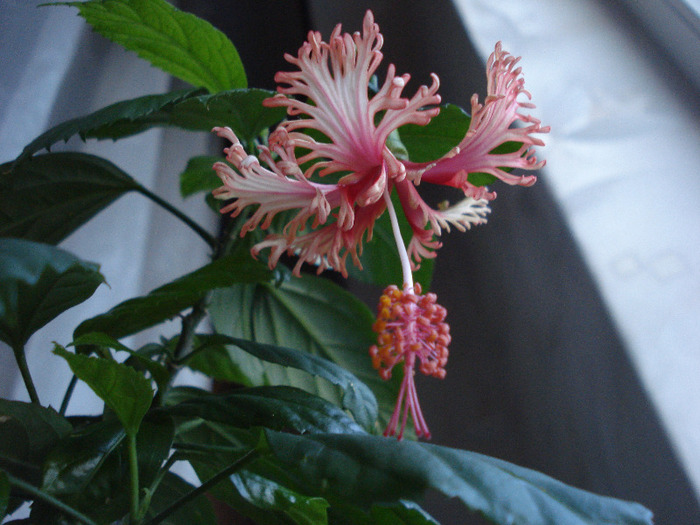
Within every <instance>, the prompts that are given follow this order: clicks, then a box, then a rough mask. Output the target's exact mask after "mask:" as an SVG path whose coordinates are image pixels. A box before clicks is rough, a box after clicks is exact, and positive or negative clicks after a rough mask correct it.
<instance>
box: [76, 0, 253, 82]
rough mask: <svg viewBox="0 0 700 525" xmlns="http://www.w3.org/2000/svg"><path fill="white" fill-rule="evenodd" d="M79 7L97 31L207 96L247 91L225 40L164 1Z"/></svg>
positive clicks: (107, 1) (125, 0)
mask: <svg viewBox="0 0 700 525" xmlns="http://www.w3.org/2000/svg"><path fill="white" fill-rule="evenodd" d="M66 5H71V6H74V7H77V8H78V9H79V11H80V16H82V17H83V18H85V20H86V21H87V23H88V24H90V25H91V26H92V27H93V28H94V29H95V31H97V32H98V33H100V34H101V35H102V36H104V37H106V38H108V39H109V40H111V41H112V42H116V43H118V44H121V45H122V46H124V47H125V48H126V49H128V50H130V51H134V52H136V54H137V55H138V56H140V57H141V58H143V59H145V60H148V61H149V62H150V63H151V64H153V65H154V66H156V67H158V68H160V69H162V70H163V71H165V72H167V73H170V74H172V75H174V76H176V77H178V78H180V79H182V80H184V81H185V82H189V83H190V84H192V85H194V86H198V87H199V86H202V87H205V88H207V89H208V90H209V91H210V92H211V93H216V92H218V91H224V90H227V89H233V88H241V87H246V84H247V81H246V77H245V71H244V69H243V64H242V63H241V59H240V58H239V56H238V52H237V51H236V48H235V47H234V46H233V44H232V43H231V41H230V40H229V39H228V38H226V36H225V35H224V34H223V33H221V32H220V31H218V30H217V29H215V28H214V27H212V25H211V24H209V23H208V22H206V21H205V20H201V19H199V18H197V17H196V16H194V15H191V14H189V13H184V12H182V11H179V10H177V9H175V8H174V7H173V6H171V5H170V4H168V3H167V2H165V0H101V1H98V0H92V1H88V2H67V3H66Z"/></svg>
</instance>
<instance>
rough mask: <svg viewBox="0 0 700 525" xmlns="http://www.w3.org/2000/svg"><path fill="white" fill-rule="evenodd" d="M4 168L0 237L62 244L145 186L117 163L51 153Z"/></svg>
mask: <svg viewBox="0 0 700 525" xmlns="http://www.w3.org/2000/svg"><path fill="white" fill-rule="evenodd" d="M11 168H12V166H11V163H7V164H3V165H1V166H0V210H2V211H0V236H4V237H22V238H24V239H29V240H33V241H41V242H46V243H49V244H57V243H59V242H60V241H62V240H63V239H65V238H66V237H67V236H68V235H69V234H71V233H72V232H73V231H75V230H76V229H78V227H80V226H82V225H83V224H85V223H86V222H87V221H88V220H90V219H91V218H92V217H93V216H94V215H95V214H97V213H98V212H99V211H101V210H102V209H103V208H106V207H107V206H108V205H109V204H111V203H112V202H113V201H115V200H116V199H118V198H119V197H121V196H122V195H123V194H124V193H126V192H128V191H132V190H138V189H139V188H140V187H141V186H140V185H139V184H138V183H137V182H136V181H134V180H133V179H132V178H131V177H129V176H128V175H127V174H126V173H124V172H123V171H122V170H121V169H119V168H118V167H117V166H115V165H114V164H112V163H111V162H109V161H107V160H104V159H101V158H99V157H95V156H94V155H87V154H85V153H48V154H46V155H38V156H36V157H33V158H32V159H31V162H23V163H22V164H19V165H17V166H15V167H14V169H11Z"/></svg>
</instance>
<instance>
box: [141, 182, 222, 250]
mask: <svg viewBox="0 0 700 525" xmlns="http://www.w3.org/2000/svg"><path fill="white" fill-rule="evenodd" d="M137 191H138V192H139V193H141V194H142V195H144V196H146V197H148V198H149V199H151V200H152V201H153V202H155V203H156V204H158V205H159V206H161V207H162V208H164V209H165V210H167V211H169V212H170V213H172V214H173V215H175V217H177V218H178V219H180V220H181V221H182V222H184V223H185V224H186V225H187V226H189V227H190V228H192V230H194V232H195V233H196V234H197V235H199V236H200V237H201V238H202V239H204V242H206V243H207V244H208V245H209V246H210V247H211V249H212V250H215V249H216V247H217V245H218V242H217V240H216V239H215V238H214V236H212V235H211V234H210V233H209V232H208V231H206V230H205V229H204V228H202V227H201V226H200V225H199V224H197V223H196V222H194V221H193V220H192V219H191V218H190V217H188V216H187V215H185V214H184V213H182V212H181V211H180V210H178V209H177V208H175V207H174V206H173V205H172V204H170V203H169V202H167V201H165V200H163V199H161V198H160V197H159V196H158V195H156V194H155V193H152V192H151V191H149V190H148V189H147V188H144V187H143V186H140V187H139V188H138V189H137Z"/></svg>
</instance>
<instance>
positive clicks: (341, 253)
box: [252, 200, 385, 277]
mask: <svg viewBox="0 0 700 525" xmlns="http://www.w3.org/2000/svg"><path fill="white" fill-rule="evenodd" d="M384 209H385V204H384V201H383V200H380V201H378V202H377V203H375V204H372V205H370V206H365V207H363V208H358V209H356V210H355V213H354V215H355V221H354V223H353V226H352V228H350V229H347V230H344V229H342V228H341V227H340V226H339V223H338V222H334V223H330V224H327V225H325V226H323V227H321V228H318V229H316V230H313V231H310V232H308V233H300V234H298V235H296V236H293V237H292V236H290V235H269V236H268V237H267V238H266V239H265V240H263V241H262V242H260V243H258V244H256V245H255V246H254V247H253V250H252V253H253V255H254V256H257V255H258V254H259V253H260V251H262V250H264V249H266V248H270V249H271V252H270V257H269V264H270V267H271V268H273V267H274V266H275V265H276V264H277V262H278V260H279V258H280V257H281V256H282V254H283V253H285V252H286V253H287V254H289V255H294V256H296V257H297V258H298V260H297V263H296V265H295V266H294V271H293V273H294V274H295V275H297V276H298V275H299V274H300V271H301V266H302V265H303V264H304V263H308V264H311V265H315V266H316V267H317V272H318V273H321V272H322V271H323V270H326V269H333V270H336V271H338V272H340V273H341V274H342V275H343V276H344V277H347V276H348V272H347V267H346V259H347V256H348V255H350V257H351V258H352V260H353V262H354V264H355V265H356V266H358V267H360V268H361V267H362V266H361V264H360V259H359V256H360V255H361V254H362V244H363V242H364V240H367V241H369V240H370V239H371V237H372V228H373V226H374V222H375V221H376V219H377V218H378V217H379V216H380V215H381V214H382V213H383V211H384Z"/></svg>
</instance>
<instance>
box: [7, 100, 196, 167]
mask: <svg viewBox="0 0 700 525" xmlns="http://www.w3.org/2000/svg"><path fill="white" fill-rule="evenodd" d="M201 93H202V91H201V90H199V89H183V90H179V91H173V92H172V93H165V94H163V95H146V96H143V97H138V98H134V99H131V100H123V101H121V102H117V103H115V104H112V105H110V106H107V107H104V108H102V109H100V110H98V111H95V112H94V113H90V114H89V115H85V116H83V117H78V118H75V119H72V120H68V121H66V122H62V123H61V124H58V125H57V126H55V127H53V128H51V129H50V130H48V131H47V132H45V133H43V134H41V135H39V136H38V137H37V138H35V139H34V140H33V141H32V142H30V143H29V145H27V146H26V147H25V148H24V150H23V151H22V154H21V155H20V156H19V157H18V158H17V160H16V161H15V162H17V163H19V162H22V161H24V160H26V159H27V158H28V157H30V156H32V155H33V154H34V153H36V152H37V151H41V150H42V149H47V150H48V149H50V148H51V146H53V145H54V144H56V143H57V142H60V141H64V142H67V141H68V139H70V138H71V137H73V136H74V135H79V136H80V138H81V139H83V140H86V139H88V138H101V139H106V138H110V139H115V140H116V139H118V138H122V137H125V136H128V135H133V134H135V133H139V132H141V131H145V130H146V129H148V128H150V127H153V126H157V125H164V124H167V122H168V116H169V113H170V112H171V111H172V108H173V106H174V105H175V104H177V103H178V102H181V101H182V100H185V99H187V98H189V97H192V96H194V95H197V94H201Z"/></svg>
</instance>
